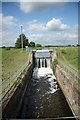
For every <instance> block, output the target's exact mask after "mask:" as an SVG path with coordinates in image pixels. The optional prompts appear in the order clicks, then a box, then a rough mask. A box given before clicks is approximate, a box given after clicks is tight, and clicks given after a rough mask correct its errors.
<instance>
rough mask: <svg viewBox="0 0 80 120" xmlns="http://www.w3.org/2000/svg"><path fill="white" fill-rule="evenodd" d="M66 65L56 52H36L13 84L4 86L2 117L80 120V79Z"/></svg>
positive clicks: (19, 72) (33, 52)
mask: <svg viewBox="0 0 80 120" xmlns="http://www.w3.org/2000/svg"><path fill="white" fill-rule="evenodd" d="M55 59H56V61H57V62H58V64H56V65H55V64H54V60H55ZM52 66H53V67H54V68H55V69H54V72H53V67H52ZM65 66H66V65H64V63H63V62H62V61H61V60H59V59H58V58H57V55H56V51H55V50H33V51H32V52H31V53H30V55H29V59H28V60H27V62H26V63H25V64H24V66H23V67H22V68H21V69H20V70H19V71H18V73H17V75H16V76H14V77H13V78H11V80H10V81H11V82H10V81H9V84H7V82H6V84H7V85H6V87H4V85H3V84H4V83H2V86H3V88H4V89H2V92H1V94H2V98H1V102H2V118H19V119H35V118H36V119H37V118H52V119H61V120H62V119H65V120H66V119H71V120H79V119H80V84H79V83H80V82H79V80H80V79H79V77H78V72H77V73H76V74H75V77H72V76H74V72H73V70H72V69H70V71H71V72H69V70H68V67H65Z"/></svg>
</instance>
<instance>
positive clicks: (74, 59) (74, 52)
mask: <svg viewBox="0 0 80 120" xmlns="http://www.w3.org/2000/svg"><path fill="white" fill-rule="evenodd" d="M55 49H56V51H57V55H58V58H60V59H61V60H62V61H64V62H65V63H66V64H68V65H69V66H71V67H73V68H75V69H80V64H79V59H80V56H79V54H78V53H79V49H80V48H79V47H56V48H55Z"/></svg>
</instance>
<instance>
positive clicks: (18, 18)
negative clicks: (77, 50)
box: [0, 2, 78, 46]
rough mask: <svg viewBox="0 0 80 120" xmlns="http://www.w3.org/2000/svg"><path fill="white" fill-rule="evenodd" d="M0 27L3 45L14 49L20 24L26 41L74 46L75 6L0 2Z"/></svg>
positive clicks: (49, 3)
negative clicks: (0, 28) (0, 3)
mask: <svg viewBox="0 0 80 120" xmlns="http://www.w3.org/2000/svg"><path fill="white" fill-rule="evenodd" d="M1 18H2V23H1ZM0 25H2V45H3V46H14V44H15V42H16V39H17V37H18V36H19V34H20V32H21V30H20V26H21V25H23V28H24V33H25V35H26V37H27V38H28V39H29V41H34V42H36V43H40V44H42V45H68V44H72V45H73V44H74V45H75V44H77V43H78V3H77V2H60V3H59V2H33V3H32V2H3V3H2V11H1V10H0ZM0 36H1V31H0ZM0 39H1V38H0ZM0 46H1V45H0Z"/></svg>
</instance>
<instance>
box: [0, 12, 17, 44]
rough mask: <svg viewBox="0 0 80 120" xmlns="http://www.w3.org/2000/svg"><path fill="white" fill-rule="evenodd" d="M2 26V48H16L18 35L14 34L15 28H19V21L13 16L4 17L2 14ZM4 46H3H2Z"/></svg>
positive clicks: (0, 32) (0, 15) (0, 23)
mask: <svg viewBox="0 0 80 120" xmlns="http://www.w3.org/2000/svg"><path fill="white" fill-rule="evenodd" d="M0 18H2V21H1V19H0V25H2V31H0V34H1V37H0V39H1V40H2V42H1V43H0V46H2V45H4V46H10V45H11V46H14V43H15V38H16V34H15V33H14V28H15V27H16V26H17V22H18V21H17V19H16V18H14V17H13V16H4V15H2V14H0ZM1 44H2V45H1Z"/></svg>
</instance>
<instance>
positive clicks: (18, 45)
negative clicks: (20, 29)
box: [15, 34, 29, 48]
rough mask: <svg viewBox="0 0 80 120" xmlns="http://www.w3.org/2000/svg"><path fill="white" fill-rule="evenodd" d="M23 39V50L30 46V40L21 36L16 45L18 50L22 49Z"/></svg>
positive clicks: (23, 35)
mask: <svg viewBox="0 0 80 120" xmlns="http://www.w3.org/2000/svg"><path fill="white" fill-rule="evenodd" d="M21 35H22V36H21ZM21 37H22V39H23V48H25V46H28V45H29V42H28V41H29V40H28V38H26V36H25V34H20V35H19V38H17V40H16V43H15V47H16V48H21V47H22V45H21V44H22V42H21Z"/></svg>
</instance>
